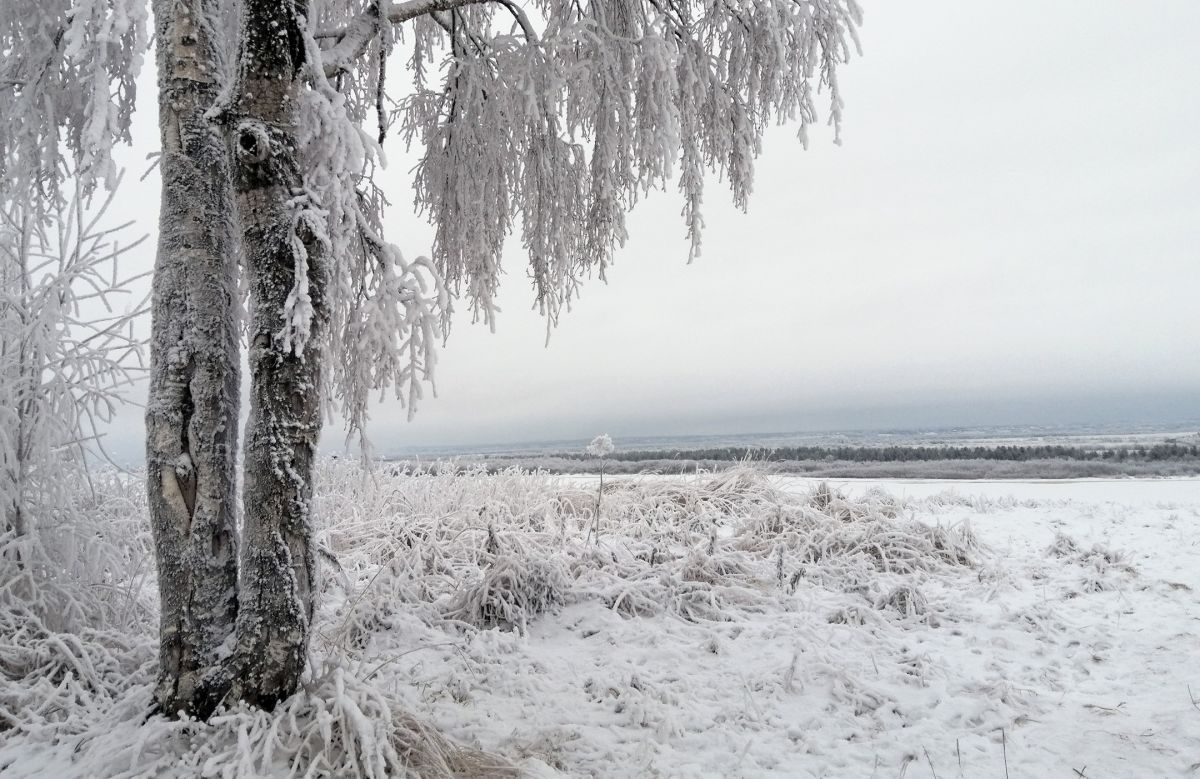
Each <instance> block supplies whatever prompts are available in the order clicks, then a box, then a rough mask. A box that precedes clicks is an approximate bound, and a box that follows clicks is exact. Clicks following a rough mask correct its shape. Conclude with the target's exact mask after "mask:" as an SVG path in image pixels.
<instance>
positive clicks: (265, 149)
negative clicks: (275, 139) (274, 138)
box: [237, 122, 271, 165]
mask: <svg viewBox="0 0 1200 779" xmlns="http://www.w3.org/2000/svg"><path fill="white" fill-rule="evenodd" d="M237 154H238V159H239V160H241V161H242V162H243V163H245V164H248V165H258V164H259V163H261V162H265V161H266V159H267V157H269V156H271V134H270V133H269V132H267V128H266V127H265V126H264V125H263V124H262V122H242V123H241V124H239V125H238V129H237Z"/></svg>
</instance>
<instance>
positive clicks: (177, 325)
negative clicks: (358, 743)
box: [146, 0, 239, 717]
mask: <svg viewBox="0 0 1200 779" xmlns="http://www.w3.org/2000/svg"><path fill="white" fill-rule="evenodd" d="M153 9H154V17H155V27H156V40H157V49H158V52H157V54H158V86H159V128H160V132H161V135H162V152H163V154H162V158H161V162H160V170H161V173H162V205H161V212H160V216H159V242H158V256H157V258H156V260H155V266H154V287H153V306H152V313H151V318H152V320H151V321H152V325H151V351H150V377H151V378H150V395H149V399H148V402H147V407H146V463H147V471H148V472H147V490H148V492H149V504H150V517H151V525H152V528H153V532H154V542H155V549H156V558H157V561H158V586H159V597H160V600H161V623H160V633H159V641H160V644H159V679H158V688H157V695H156V697H157V703H158V705H159V707H160V708H161V709H162V710H163V711H164V712H166V713H168V714H175V713H177V712H179V711H185V712H187V713H189V714H193V715H196V716H200V717H206V716H207V715H208V714H209V713H211V711H212V709H213V708H214V707H215V706H216V705H217V703H218V702H219V699H220V697H221V696H222V694H223V692H224V683H223V681H222V680H223V678H224V675H223V673H222V672H221V671H222V669H221V666H222V664H223V661H224V659H225V657H226V656H227V655H228V653H229V650H230V649H231V648H232V633H233V628H234V622H235V618H236V614H237V535H236V533H237V530H236V519H237V501H236V498H237V492H236V489H237V483H236V465H237V463H236V460H237V432H238V402H239V376H238V370H239V351H238V349H239V343H238V313H237V297H236V296H237V281H236V279H237V260H236V253H235V250H234V249H235V244H234V242H233V241H234V237H235V233H234V228H233V222H232V220H231V216H232V213H233V209H232V203H231V184H230V178H229V166H228V156H227V155H226V151H225V146H224V143H223V141H222V139H221V137H220V136H219V135H218V134H217V133H216V132H214V130H213V128H212V125H211V124H210V123H209V122H208V121H207V120H206V119H205V116H204V114H205V112H206V111H207V110H208V109H209V108H210V107H211V106H212V104H213V102H214V100H215V99H216V97H217V93H218V86H219V81H220V78H221V75H222V73H221V71H222V70H223V68H222V67H221V62H222V58H221V52H220V51H219V49H218V46H219V44H218V42H217V41H216V40H214V36H213V35H212V34H210V33H212V31H213V30H212V27H211V24H212V23H213V22H214V21H215V20H217V19H219V12H220V11H221V8H220V0H154V2H153Z"/></svg>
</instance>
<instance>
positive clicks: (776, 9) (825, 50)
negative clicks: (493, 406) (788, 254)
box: [280, 0, 861, 433]
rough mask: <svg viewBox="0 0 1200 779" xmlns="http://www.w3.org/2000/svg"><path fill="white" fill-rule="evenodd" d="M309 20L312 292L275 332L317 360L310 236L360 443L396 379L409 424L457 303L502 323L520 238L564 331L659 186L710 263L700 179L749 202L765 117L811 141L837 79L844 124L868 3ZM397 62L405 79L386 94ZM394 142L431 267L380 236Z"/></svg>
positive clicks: (354, 12) (630, 1)
mask: <svg viewBox="0 0 1200 779" xmlns="http://www.w3.org/2000/svg"><path fill="white" fill-rule="evenodd" d="M310 14H311V18H312V20H313V21H312V22H311V23H307V22H306V23H305V24H304V26H305V27H307V36H306V37H307V39H308V43H307V46H308V47H307V56H306V69H307V76H308V78H309V80H310V82H311V83H312V85H313V87H314V88H313V89H312V90H311V91H309V92H306V93H305V95H304V98H303V99H304V100H305V101H306V105H305V107H304V109H303V110H302V111H301V112H300V115H301V116H302V117H303V122H304V127H303V128H302V132H301V141H302V149H303V162H304V170H305V186H306V189H305V192H303V193H297V194H296V197H295V200H294V201H293V202H294V205H295V208H296V218H295V224H296V227H297V237H296V240H295V241H294V246H295V253H296V258H297V268H296V285H295V287H294V289H293V291H292V294H291V295H290V296H289V298H288V301H287V303H286V311H285V314H286V321H287V325H286V326H285V331H284V332H283V333H281V334H280V335H281V337H282V339H283V341H284V344H285V346H287V347H289V348H293V349H296V350H298V351H299V350H303V349H304V348H305V345H306V341H307V336H308V332H309V323H310V321H311V316H312V310H311V306H310V302H309V293H308V290H307V289H306V285H307V284H308V281H307V275H308V274H307V253H306V251H305V249H304V246H303V241H302V240H300V235H302V234H305V233H315V234H316V235H317V237H318V238H319V239H320V240H321V241H322V242H323V243H325V244H326V245H327V247H328V249H329V250H330V252H331V254H332V256H333V258H334V263H333V275H334V278H333V279H332V281H331V289H330V292H331V294H330V296H329V299H330V306H331V309H332V311H331V314H332V321H333V327H332V328H331V335H330V339H329V343H328V344H326V345H324V347H325V348H328V349H329V350H330V351H331V353H332V356H333V360H332V362H333V363H334V364H335V365H334V368H333V370H332V371H330V372H329V373H328V374H327V382H328V384H329V386H328V387H327V389H328V390H329V392H330V394H329V395H327V397H332V398H333V399H334V400H335V402H336V403H337V404H338V405H339V406H340V409H339V410H340V411H341V412H342V414H343V415H344V416H345V417H346V418H347V419H348V420H349V424H350V429H351V433H354V432H355V431H359V432H361V429H362V427H363V424H364V423H365V417H366V407H367V400H368V397H369V394H370V393H371V392H372V391H373V390H386V389H388V388H389V387H394V388H395V390H396V392H397V394H399V395H400V397H401V398H402V399H403V400H405V401H406V402H408V404H409V409H410V413H411V410H412V409H413V407H414V404H415V403H416V402H417V401H418V400H419V399H420V397H421V390H422V388H421V381H422V380H430V381H431V380H432V370H433V367H434V364H435V361H436V354H435V350H434V347H435V346H436V341H437V339H438V338H439V337H443V336H444V335H445V327H446V322H447V315H448V314H449V298H448V295H447V290H448V289H449V290H452V291H453V292H455V293H456V294H465V296H466V297H467V298H468V300H469V302H470V306H471V308H472V311H473V314H474V315H475V316H476V317H477V318H482V319H483V320H485V321H486V322H488V323H489V324H491V323H492V322H493V317H494V314H495V313H496V309H495V305H494V300H495V296H496V293H497V290H498V287H499V282H500V277H501V273H502V262H501V256H502V251H503V248H504V246H505V242H506V240H507V239H508V238H509V237H510V236H512V235H514V234H516V233H519V235H520V237H521V240H522V243H523V245H524V248H525V251H526V253H527V255H528V258H529V274H530V277H531V279H532V282H533V286H534V291H535V299H536V302H537V305H538V306H539V307H540V310H541V311H542V312H543V313H544V314H545V315H546V316H547V319H548V323H549V324H553V323H554V322H556V321H557V318H558V315H559V313H560V311H561V310H562V309H563V308H564V307H566V306H569V304H570V301H571V300H572V299H573V297H574V296H575V295H576V294H577V292H578V287H579V284H580V282H581V281H582V280H583V279H584V278H585V277H586V276H588V275H590V274H591V273H593V272H595V273H597V274H599V275H600V277H601V278H603V277H604V273H605V269H606V267H607V266H608V264H609V263H610V262H611V261H612V257H613V252H614V251H615V250H616V248H617V247H619V246H621V245H623V244H624V242H625V240H626V236H627V233H626V227H625V214H626V212H627V211H628V210H629V209H630V208H632V207H633V206H634V204H635V203H636V202H637V201H638V199H639V198H640V197H642V196H644V195H646V194H647V193H648V192H650V191H651V190H654V189H664V188H667V187H668V186H669V185H671V184H672V183H673V182H675V183H677V186H678V188H679V190H680V192H681V194H682V195H683V200H684V205H683V217H684V224H685V228H686V234H687V236H688V238H689V240H690V242H691V254H692V255H693V256H694V255H695V254H697V253H698V252H699V247H700V235H701V228H702V225H703V217H702V213H701V205H702V202H703V193H704V181H705V173H706V171H708V170H715V171H716V172H717V174H718V175H719V176H720V177H721V178H722V179H723V180H725V181H726V182H727V183H728V185H729V187H730V189H731V191H732V194H733V198H734V201H735V202H736V203H737V204H738V205H739V206H743V207H744V206H745V204H746V200H747V197H748V196H749V193H750V190H751V183H752V179H753V174H754V159H755V158H756V157H757V156H758V153H759V151H760V148H761V139H762V134H763V132H764V131H765V129H766V128H767V127H768V126H769V124H770V123H772V122H774V121H778V122H782V121H787V120H795V121H797V122H798V123H799V132H800V136H801V139H805V138H806V133H807V129H806V128H807V127H808V125H809V124H811V123H812V122H814V121H816V120H817V108H816V97H815V94H816V92H817V91H818V90H819V89H820V88H822V87H823V88H825V90H826V92H827V99H828V105H829V121H830V122H831V124H833V126H834V127H835V130H836V129H837V128H840V124H841V116H842V113H841V96H840V93H839V90H838V82H837V66H838V64H839V63H841V62H844V61H845V60H847V59H848V57H849V56H850V53H851V50H852V48H853V47H854V46H855V45H856V37H855V35H856V29H857V26H858V24H859V23H860V21H861V12H860V10H859V8H858V6H857V4H856V3H855V2H854V0H808V1H806V2H796V0H735V2H724V3H711V2H687V1H686V0H674V1H673V2H669V3H666V4H654V3H646V2H641V1H640V0H619V1H617V2H612V1H611V0H610V1H607V2H603V3H601V2H592V3H587V4H584V3H578V2H561V1H559V0H537V1H536V2H524V3H522V2H516V1H515V0H513V1H508V2H484V1H482V0H407V2H399V3H385V4H383V5H381V6H370V7H367V9H366V10H365V11H364V10H363V6H362V5H361V4H360V3H358V2H355V1H354V0H317V2H314V3H312V4H311V6H310ZM389 62H390V63H391V66H392V71H391V72H393V73H394V72H395V71H396V70H400V72H402V73H403V74H404V75H405V77H406V80H407V81H408V83H401V84H400V85H399V86H397V81H396V78H395V77H394V76H393V77H392V78H391V79H390V80H389V78H388V73H389ZM396 64H401V65H402V66H403V67H402V68H400V69H398V68H396V67H395V65H396ZM368 127H369V128H370V129H369V130H368V129H367V128H368ZM391 132H397V133H398V134H399V135H400V137H401V138H402V139H403V140H404V141H405V142H406V143H407V144H408V145H409V147H410V148H411V147H416V148H417V149H418V150H419V154H420V161H419V163H418V165H417V167H416V170H415V182H414V191H415V198H416V199H415V206H416V208H417V210H418V211H419V212H420V213H422V214H423V215H424V216H426V217H427V218H428V219H429V220H430V221H431V222H432V224H433V225H434V227H435V237H434V243H433V247H432V249H433V250H432V260H426V259H424V258H418V259H417V260H415V261H407V260H405V258H404V257H403V256H402V255H401V254H400V252H399V251H398V250H397V249H396V247H395V246H393V245H392V244H390V243H388V242H387V241H386V240H385V239H384V237H383V233H384V230H383V225H384V222H385V220H384V216H383V207H384V206H385V205H386V203H385V201H384V198H383V197H382V195H381V194H380V193H379V191H378V190H377V189H376V188H375V185H374V183H373V176H374V174H375V172H376V171H377V170H378V169H379V167H381V166H382V164H383V163H384V161H385V160H384V157H383V156H382V154H381V152H380V149H379V147H378V146H377V143H380V142H383V140H384V139H385V137H386V136H387V135H388V134H389V133H391Z"/></svg>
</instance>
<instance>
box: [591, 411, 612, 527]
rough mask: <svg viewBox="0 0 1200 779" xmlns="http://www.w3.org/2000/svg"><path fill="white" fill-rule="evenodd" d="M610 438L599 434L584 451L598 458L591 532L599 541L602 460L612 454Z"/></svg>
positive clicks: (602, 493)
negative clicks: (598, 474)
mask: <svg viewBox="0 0 1200 779" xmlns="http://www.w3.org/2000/svg"><path fill="white" fill-rule="evenodd" d="M614 448H615V447H614V446H613V442H612V438H610V437H609V435H608V433H601V434H600V435H598V436H596V437H595V438H593V439H592V442H591V443H590V444H588V445H587V448H586V449H584V451H585V452H586V453H587V454H590V455H591V456H592V457H599V458H600V486H599V487H598V488H597V489H596V518H595V520H594V522H593V531H594V532H595V534H596V540H597V541H599V540H600V502H601V500H603V498H604V458H605V457H607V456H608V455H610V454H612V453H613V449H614Z"/></svg>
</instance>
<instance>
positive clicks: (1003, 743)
mask: <svg viewBox="0 0 1200 779" xmlns="http://www.w3.org/2000/svg"><path fill="white" fill-rule="evenodd" d="M1000 750H1001V752H1003V754H1004V779H1009V777H1008V735H1007V734H1006V733H1005V732H1004V728H1000Z"/></svg>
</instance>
